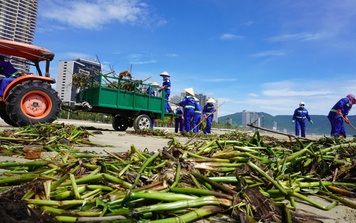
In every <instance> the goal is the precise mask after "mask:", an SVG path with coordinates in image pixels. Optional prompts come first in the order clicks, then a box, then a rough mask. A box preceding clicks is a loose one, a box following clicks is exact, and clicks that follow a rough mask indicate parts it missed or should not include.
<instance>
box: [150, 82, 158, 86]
mask: <svg viewBox="0 0 356 223" xmlns="http://www.w3.org/2000/svg"><path fill="white" fill-rule="evenodd" d="M151 86H159V84H158V83H157V82H156V81H155V82H152V83H151Z"/></svg>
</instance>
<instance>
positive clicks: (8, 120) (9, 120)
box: [0, 110, 18, 127]
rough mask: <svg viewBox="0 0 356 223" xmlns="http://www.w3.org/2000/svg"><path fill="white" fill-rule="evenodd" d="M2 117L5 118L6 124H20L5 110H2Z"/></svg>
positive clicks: (0, 113)
mask: <svg viewBox="0 0 356 223" xmlns="http://www.w3.org/2000/svg"><path fill="white" fill-rule="evenodd" d="M0 117H1V118H2V120H4V122H5V123H6V124H8V125H11V126H14V127H18V125H17V124H16V123H15V122H13V121H11V119H10V117H9V115H8V114H7V113H6V111H5V110H0Z"/></svg>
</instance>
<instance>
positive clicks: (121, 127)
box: [112, 116, 128, 132]
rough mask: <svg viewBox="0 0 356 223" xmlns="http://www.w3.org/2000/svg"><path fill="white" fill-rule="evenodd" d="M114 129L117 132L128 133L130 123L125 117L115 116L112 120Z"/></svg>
mask: <svg viewBox="0 0 356 223" xmlns="http://www.w3.org/2000/svg"><path fill="white" fill-rule="evenodd" d="M112 127H113V128H114V129H115V131H122V132H123V131H126V129H127V127H128V122H127V120H126V119H125V118H124V117H121V116H115V117H113V119H112Z"/></svg>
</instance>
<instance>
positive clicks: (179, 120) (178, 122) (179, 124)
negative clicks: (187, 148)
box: [174, 107, 184, 133]
mask: <svg viewBox="0 0 356 223" xmlns="http://www.w3.org/2000/svg"><path fill="white" fill-rule="evenodd" d="M175 113H176V115H178V116H177V117H176V118H175V119H174V132H175V133H178V130H179V132H183V130H184V126H183V120H184V118H183V111H182V109H181V108H180V107H177V108H176V111H175Z"/></svg>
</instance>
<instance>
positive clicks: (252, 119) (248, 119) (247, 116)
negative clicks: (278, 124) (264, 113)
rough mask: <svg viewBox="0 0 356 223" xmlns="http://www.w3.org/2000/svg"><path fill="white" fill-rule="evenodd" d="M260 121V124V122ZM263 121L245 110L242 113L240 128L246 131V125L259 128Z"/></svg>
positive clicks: (254, 113)
mask: <svg viewBox="0 0 356 223" xmlns="http://www.w3.org/2000/svg"><path fill="white" fill-rule="evenodd" d="M261 121H262V122H261ZM263 121H264V119H262V120H261V118H260V117H259V116H258V114H257V113H256V112H249V111H247V110H243V111H242V127H244V128H246V129H250V128H251V127H249V126H248V125H247V124H251V123H253V125H254V126H259V127H260V126H261V124H262V123H263Z"/></svg>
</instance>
